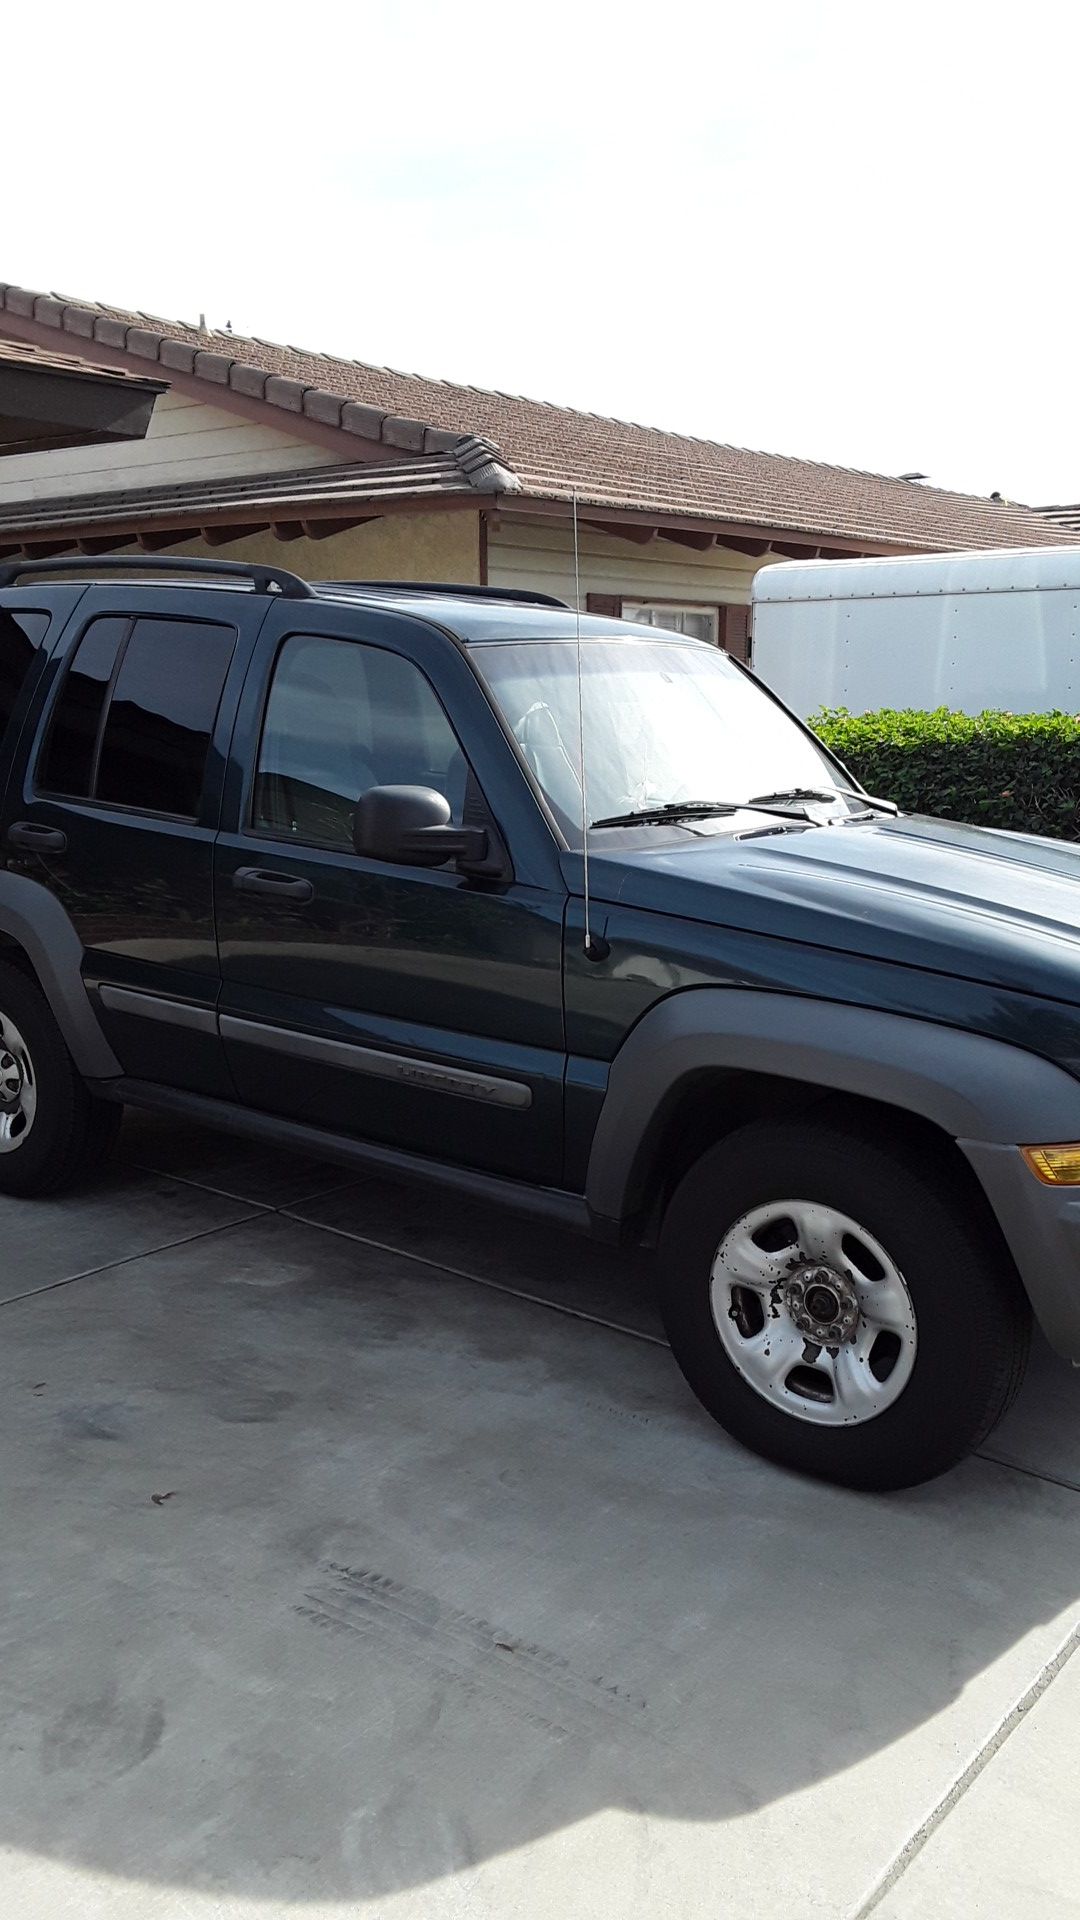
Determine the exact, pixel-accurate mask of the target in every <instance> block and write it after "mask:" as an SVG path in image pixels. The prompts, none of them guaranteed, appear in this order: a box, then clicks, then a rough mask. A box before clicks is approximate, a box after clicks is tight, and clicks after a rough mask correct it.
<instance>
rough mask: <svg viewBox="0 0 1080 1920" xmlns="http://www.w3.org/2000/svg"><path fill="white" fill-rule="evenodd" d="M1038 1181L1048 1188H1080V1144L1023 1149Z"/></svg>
mask: <svg viewBox="0 0 1080 1920" xmlns="http://www.w3.org/2000/svg"><path fill="white" fill-rule="evenodd" d="M1020 1151H1021V1153H1022V1154H1023V1156H1024V1159H1025V1160H1026V1161H1027V1163H1028V1166H1029V1167H1030V1168H1031V1171H1032V1173H1033V1174H1034V1175H1035V1178H1036V1179H1037V1180H1041V1181H1043V1183H1044V1184H1045V1185H1046V1186H1048V1187H1080V1143H1078V1142H1077V1141H1073V1142H1071V1143H1070V1144H1069V1145H1067V1146H1062V1147H1021V1149H1020Z"/></svg>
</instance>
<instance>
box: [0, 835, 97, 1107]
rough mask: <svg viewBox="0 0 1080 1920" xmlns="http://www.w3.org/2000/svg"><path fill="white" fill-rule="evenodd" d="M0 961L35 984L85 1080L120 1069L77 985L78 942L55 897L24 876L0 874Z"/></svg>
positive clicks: (79, 982)
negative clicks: (46, 1002)
mask: <svg viewBox="0 0 1080 1920" xmlns="http://www.w3.org/2000/svg"><path fill="white" fill-rule="evenodd" d="M0 960H7V961H8V963H9V964H13V965H15V966H17V967H19V969H20V971H21V972H23V973H25V974H26V975H27V976H28V978H30V979H33V980H34V981H36V983H37V985H38V986H39V987H40V989H41V991H42V993H43V994H44V995H45V998H46V1000H47V1001H48V1003H49V1007H50V1009H51V1011H52V1015H53V1018H54V1019H55V1021H56V1024H57V1026H58V1027H59V1029H60V1032H61V1033H62V1035H63V1037H64V1042H65V1044H66V1046H67V1049H68V1052H69V1053H70V1054H71V1057H72V1059H73V1060H74V1062H75V1065H76V1067H77V1068H78V1070H79V1072H80V1073H81V1074H83V1075H84V1076H85V1078H87V1079H92V1080H108V1079H112V1078H114V1077H115V1076H116V1075H118V1074H120V1073H121V1072H122V1071H123V1069H122V1068H121V1065H120V1062H119V1060H118V1059H117V1058H116V1055H115V1054H114V1053H113V1050H112V1048H111V1047H110V1045H109V1043H108V1041H107V1040H106V1038H105V1036H104V1034H103V1033H102V1031H101V1028H100V1026H99V1025H98V1022H97V1019H96V1017H95V1015H94V1010H93V1007H92V1006H91V1004H90V999H89V995H88V994H87V991H86V987H85V985H84V982H83V977H82V961H83V947H82V942H81V941H80V939H79V936H78V934H77V933H76V931H75V928H74V927H73V925H72V923H71V920H70V919H69V917H68V915H67V914H66V913H65V911H64V908H63V906H62V905H61V903H60V901H59V900H58V899H57V898H56V896H55V894H52V893H50V892H49V890H48V888H47V887H43V886H42V885H41V883H40V881H37V880H31V879H30V878H29V877H28V876H27V875H25V874H15V873H0Z"/></svg>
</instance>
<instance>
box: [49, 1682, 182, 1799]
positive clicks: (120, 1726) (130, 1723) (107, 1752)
mask: <svg viewBox="0 0 1080 1920" xmlns="http://www.w3.org/2000/svg"><path fill="white" fill-rule="evenodd" d="M164 1730H165V1708H164V1704H163V1703H162V1701H160V1700H153V1701H151V1702H150V1703H149V1705H147V1704H146V1703H145V1702H140V1701H135V1700H124V1699H121V1698H120V1697H119V1693H118V1689H117V1687H116V1685H115V1684H113V1685H111V1686H109V1687H106V1688H105V1690H104V1691H103V1692H102V1693H99V1694H97V1695H96V1696H95V1697H94V1698H93V1699H90V1700H73V1701H72V1702H71V1703H70V1704H69V1705H68V1706H66V1707H65V1708H64V1709H63V1712H62V1713H60V1714H59V1715H58V1716H57V1717H56V1719H55V1720H53V1721H51V1722H50V1723H49V1725H48V1726H46V1727H45V1728H44V1730H43V1732H42V1737H41V1768H42V1772H43V1773H49V1774H52V1773H63V1772H69V1771H74V1770H77V1771H78V1773H79V1776H80V1781H81V1782H82V1783H83V1784H85V1783H86V1782H88V1781H92V1780H116V1779H118V1778H119V1777H120V1775H121V1774H125V1773H130V1772H131V1771H132V1769H133V1768H134V1767H139V1766H141V1765H142V1764H143V1762H144V1761H146V1760H149V1758H150V1755H151V1754H152V1753H153V1752H154V1751H155V1749H156V1748H157V1747H158V1746H160V1744H161V1736H162V1734H163V1733H164Z"/></svg>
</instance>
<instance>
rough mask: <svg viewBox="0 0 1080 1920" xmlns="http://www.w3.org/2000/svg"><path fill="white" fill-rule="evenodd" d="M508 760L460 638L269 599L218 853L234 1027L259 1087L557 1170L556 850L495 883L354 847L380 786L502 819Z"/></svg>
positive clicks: (457, 1151) (472, 816) (312, 1111)
mask: <svg viewBox="0 0 1080 1920" xmlns="http://www.w3.org/2000/svg"><path fill="white" fill-rule="evenodd" d="M466 740H468V751H466V748H465V745H464V744H463V743H464V742H465V741H466ZM500 754H501V755H502V756H504V758H503V761H502V762H501V763H500V760H499V756H500ZM507 759H509V761H511V762H512V754H511V750H510V748H509V747H508V746H507V744H506V741H505V739H504V738H503V736H502V734H501V732H500V730H499V728H498V725H497V723H496V722H495V721H494V717H493V716H492V715H491V714H490V710H489V709H488V708H487V707H486V703H485V701H484V698H483V696H482V694H481V693H480V690H479V687H478V685H477V683H476V681H475V679H474V678H473V676H472V674H471V671H470V670H469V668H468V667H467V665H466V664H465V662H464V661H463V659H462V658H461V656H460V654H459V653H458V652H457V650H456V648H455V647H454V646H453V644H452V643H451V642H450V641H449V640H448V639H447V638H446V637H445V636H443V635H438V634H436V633H435V632H434V631H432V630H431V629H427V628H424V627H423V626H421V625H420V624H419V623H415V622H412V621H409V620H407V619H405V618H404V617H400V616H394V615H387V614H380V613H379V612H377V611H375V610H367V609H365V608H362V607H360V608H356V607H354V608H334V607H332V606H323V607H317V606H313V607H311V608H310V609H305V610H304V618H303V623H302V625H301V624H300V623H299V621H298V617H297V610H296V609H295V608H290V609H288V610H286V609H280V608H278V609H275V610H274V613H273V614H272V615H271V616H270V618H269V620H268V621H267V626H266V629H265V630H264V632H263V634H262V636H261V638H260V641H259V646H258V648H257V650H256V654H255V658H254V661H253V664H252V671H251V675H250V678H249V685H248V686H247V687H245V690H244V697H243V703H242V712H241V721H240V724H239V727H238V738H237V742H236V745H235V747H234V759H233V766H232V767H231V768H230V787H231V797H230V799H229V801H227V810H226V817H225V821H224V822H223V832H222V834H221V836H220V838H219V841H218V847H217V854H216V885H215V893H216V911H217V924H218V934H219V940H220V950H221V968H222V998H221V1016H222V1018H221V1030H222V1036H223V1041H224V1046H225V1052H226V1056H227V1058H228V1061H229V1066H230V1069H231V1072H232V1074H233V1077H234V1079H235V1081H236V1085H237V1088H238V1090H239V1092H240V1094H241V1096H242V1097H243V1099H244V1100H245V1101H247V1102H248V1103H249V1104H251V1105H253V1106H256V1107H259V1108H262V1109H264V1110H268V1111H273V1112H278V1113H282V1114H286V1115H289V1116H291V1117H294V1118H297V1119H302V1120H306V1121H309V1122H311V1123H313V1124H316V1125H318V1126H321V1127H324V1128H330V1129H333V1130H335V1131H338V1132H345V1133H350V1134H355V1135H358V1136H360V1137H362V1138H366V1139H372V1140H377V1141H380V1142H385V1143H387V1144H390V1145H395V1146H400V1147H404V1148H407V1149H410V1150H413V1151H416V1152H420V1153H427V1154H431V1155H434V1156H437V1157H438V1158H440V1159H445V1160H452V1161H457V1162H460V1163H462V1164H464V1165H469V1166H476V1167H483V1168H486V1169H488V1170H492V1171H497V1172H504V1173H507V1174H514V1175H517V1176H520V1177H524V1178H527V1179H533V1180H537V1181H556V1180H558V1178H559V1177H560V1174H561V1156H562V1095H563V1070H564V1061H565V1055H564V1044H563V1023H562V989H561V929H562V918H563V912H564V907H565V898H566V896H565V887H564V884H563V882H562V879H561V876H560V874H559V870H558V864H557V856H556V854H555V850H554V847H552V850H551V863H550V867H549V868H548V870H547V871H546V872H538V871H536V870H535V868H534V869H533V870H531V871H528V872H525V873H524V874H516V875H514V876H513V877H507V878H506V879H504V880H501V881H499V882H492V881H488V880H479V879H476V878H469V877H467V876H465V875H463V874H461V873H459V872H457V871H456V870H455V869H454V868H453V867H452V866H446V867H440V868H437V869H434V870H432V869H430V868H428V869H424V868H418V867H410V866H398V865H388V864H386V863H384V862H381V861H376V860H372V859H369V858H361V857H359V856H358V855H357V854H356V853H355V852H354V850H353V843H352V817H353V809H354V807H355V804H356V801H357V800H358V798H359V796H360V795H361V793H363V792H365V791H366V790H367V789H368V788H370V787H373V786H385V785H395V784H404V785H420V786H425V787H433V788H435V789H436V790H437V791H438V792H440V793H442V794H444V795H445V797H446V799H447V800H448V801H449V803H450V807H451V812H452V816H453V818H454V820H455V821H456V822H458V823H461V822H462V820H463V817H466V816H467V818H468V820H469V821H470V822H478V821H480V820H481V819H484V818H486V819H487V820H488V821H489V822H491V823H492V824H495V823H496V822H497V821H498V814H497V812H496V811H495V810H494V808H493V801H495V802H496V804H497V795H498V793H499V791H500V788H501V787H503V788H505V785H506V783H507V781H508V777H512V776H517V777H518V778H519V779H520V776H519V774H518V770H517V768H516V765H513V766H510V765H508V764H507ZM520 784H521V788H522V791H523V793H524V794H525V797H526V799H528V794H527V789H526V787H525V783H524V781H521V782H520ZM503 838H504V839H506V838H508V836H507V835H506V834H505V833H504V834H503Z"/></svg>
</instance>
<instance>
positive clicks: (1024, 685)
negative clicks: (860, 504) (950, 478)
mask: <svg viewBox="0 0 1080 1920" xmlns="http://www.w3.org/2000/svg"><path fill="white" fill-rule="evenodd" d="M753 609H754V613H753V652H752V656H751V657H752V660H753V665H754V670H755V672H756V673H758V674H759V675H760V676H761V678H762V679H763V680H764V681H765V682H766V684H767V685H768V686H770V687H773V688H775V690H776V692H777V693H778V694H779V695H780V697H781V699H782V700H784V701H786V703H787V705H788V706H789V707H792V708H793V709H794V711H795V712H796V713H797V714H800V715H801V716H802V717H803V718H804V719H805V718H807V717H808V716H809V715H810V714H812V713H816V712H817V711H818V709H819V708H820V707H848V708H850V710H851V712H852V713H870V712H873V711H874V710H875V709H876V708H878V707H922V708H928V707H951V708H953V709H954V710H955V711H957V712H960V713H981V712H982V711H983V710H984V708H987V707H1000V708H1003V709H1005V710H1006V711H1007V712H1010V713H1047V712H1050V711H1051V710H1052V709H1054V708H1060V709H1062V710H1063V711H1064V712H1066V713H1080V546H1075V547H1017V548H1008V549H1006V548H998V549H995V550H993V551H991V552H989V553H945V554H929V555H925V556H924V555H918V556H917V557H914V558H912V559H904V560H808V561H793V562H791V563H786V562H785V563H783V564H778V565H776V566H768V567H762V568H761V570H760V571H759V572H758V573H757V575H756V576H755V578H754V584H753Z"/></svg>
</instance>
